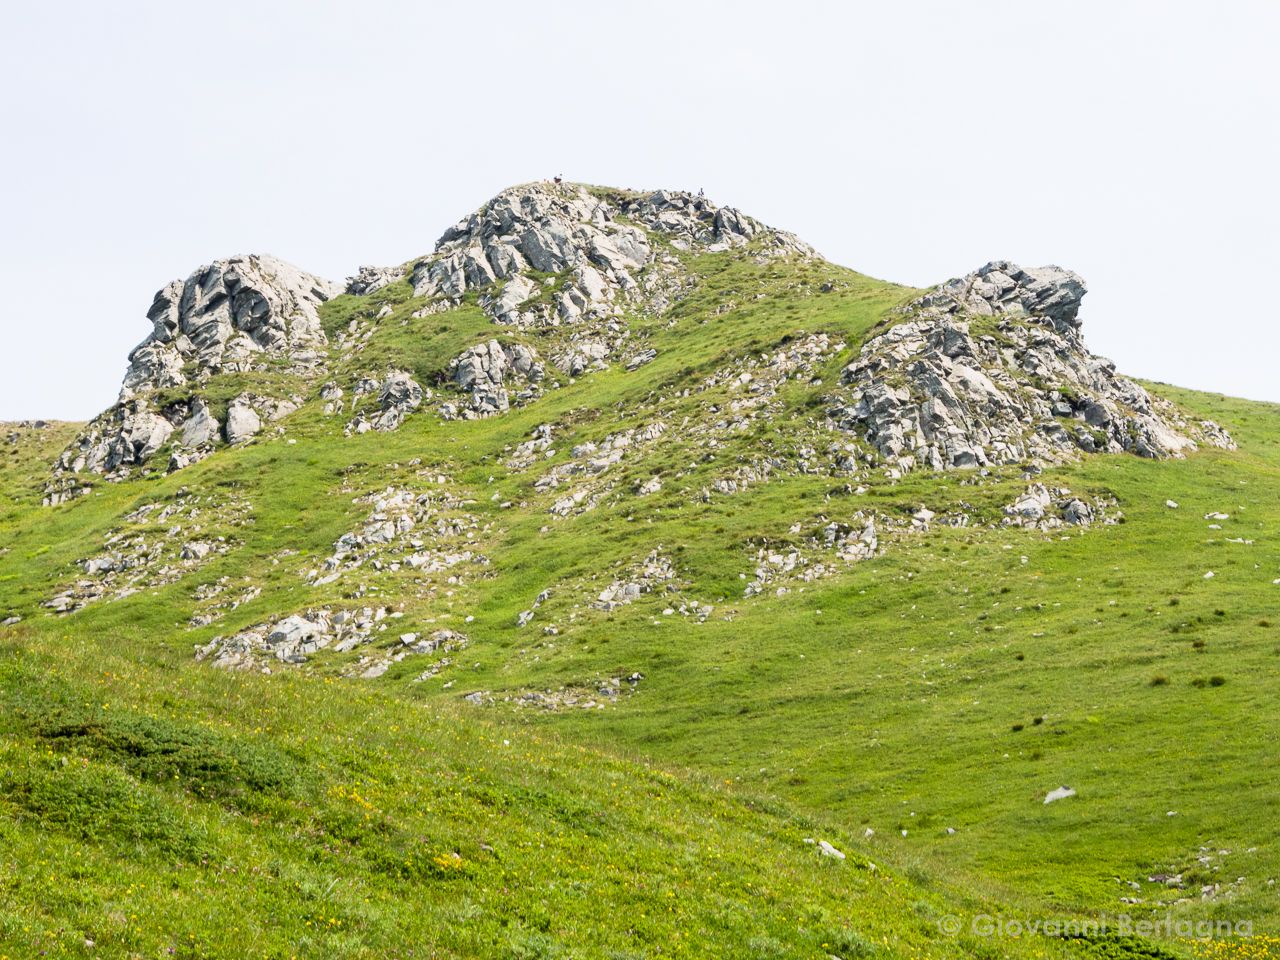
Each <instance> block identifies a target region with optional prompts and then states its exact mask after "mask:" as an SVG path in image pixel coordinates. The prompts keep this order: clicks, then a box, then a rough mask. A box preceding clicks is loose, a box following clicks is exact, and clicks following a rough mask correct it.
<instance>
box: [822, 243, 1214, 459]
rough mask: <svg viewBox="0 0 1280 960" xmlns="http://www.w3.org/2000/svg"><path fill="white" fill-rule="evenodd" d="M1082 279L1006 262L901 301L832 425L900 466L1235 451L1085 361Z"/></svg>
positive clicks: (857, 370) (1104, 365)
mask: <svg viewBox="0 0 1280 960" xmlns="http://www.w3.org/2000/svg"><path fill="white" fill-rule="evenodd" d="M1084 293H1085V285H1084V281H1083V280H1081V279H1080V277H1078V276H1077V275H1076V274H1074V273H1071V272H1070V271H1067V270H1063V269H1061V268H1059V267H1041V268H1037V269H1032V270H1027V269H1023V268H1021V267H1019V266H1017V265H1016V264H1011V263H1008V262H1006V261H997V262H995V263H989V264H987V265H986V266H985V267H983V268H982V269H981V270H978V271H977V272H976V273H972V274H969V275H968V276H966V277H963V278H960V279H958V280H951V281H949V282H947V283H945V284H943V285H942V286H940V287H938V288H937V289H935V290H933V291H931V292H930V293H928V294H926V295H925V296H923V297H921V298H919V299H918V300H916V301H914V302H913V303H911V304H909V305H908V306H907V307H906V308H905V309H904V313H903V316H902V318H901V319H900V320H898V322H896V323H894V324H893V325H892V326H890V327H889V328H888V329H887V330H885V331H884V332H883V333H880V334H879V335H877V336H874V337H872V338H871V339H869V340H868V341H867V342H866V343H865V344H864V345H863V347H862V350H861V351H860V353H859V356H858V358H857V360H855V361H854V362H853V363H851V364H850V365H849V366H848V367H846V369H845V371H844V375H843V382H844V384H846V386H847V389H845V390H843V391H841V392H840V393H839V394H838V395H837V396H836V397H835V398H834V399H835V404H834V406H833V408H832V416H833V419H834V420H835V421H836V423H837V424H839V425H840V426H842V427H844V428H846V429H849V430H852V431H855V432H858V433H860V434H861V435H862V436H863V437H864V438H865V439H866V441H867V442H868V443H869V444H870V445H871V446H872V447H873V448H874V449H875V450H876V451H877V452H878V453H879V454H880V455H881V456H882V457H883V458H884V459H885V460H886V461H888V462H890V463H891V464H893V465H894V466H896V467H899V468H910V467H913V466H923V467H927V468H931V469H935V470H946V469H966V468H969V469H972V468H979V467H984V466H987V465H988V464H999V463H1017V462H1028V461H1034V462H1040V463H1053V462H1059V461H1063V460H1067V459H1071V458H1072V457H1074V456H1075V455H1076V454H1077V452H1078V451H1081V450H1084V451H1088V452H1095V451H1098V452H1117V453H1118V452H1122V451H1128V452H1131V453H1136V454H1138V455H1140V456H1144V457H1170V456H1181V455H1183V453H1184V452H1185V451H1188V450H1194V449H1195V446H1196V443H1195V440H1196V439H1199V440H1201V441H1202V442H1208V443H1212V444H1215V445H1219V446H1222V445H1227V444H1230V438H1229V437H1227V436H1226V435H1225V432H1224V431H1222V430H1221V428H1220V427H1218V426H1217V425H1216V424H1212V423H1210V422H1205V423H1203V424H1199V425H1195V424H1191V423H1188V422H1187V421H1186V420H1184V419H1183V418H1182V417H1181V416H1180V415H1179V414H1178V412H1177V411H1176V410H1175V408H1174V407H1173V406H1172V405H1171V404H1168V403H1165V402H1163V401H1160V400H1157V399H1154V398H1152V397H1151V396H1150V395H1149V394H1148V393H1147V391H1146V390H1144V389H1143V388H1142V387H1141V386H1139V385H1138V384H1136V383H1134V382H1133V381H1131V380H1128V379H1126V378H1124V377H1121V376H1118V375H1117V374H1116V372H1115V366H1114V364H1112V363H1111V361H1109V360H1106V359H1103V358H1101V357H1096V356H1094V355H1093V354H1091V353H1090V352H1089V351H1088V348H1087V347H1086V346H1085V343H1084V340H1083V338H1082V337H1081V335H1080V320H1079V317H1078V314H1079V309H1080V300H1081V298H1082V297H1083V296H1084Z"/></svg>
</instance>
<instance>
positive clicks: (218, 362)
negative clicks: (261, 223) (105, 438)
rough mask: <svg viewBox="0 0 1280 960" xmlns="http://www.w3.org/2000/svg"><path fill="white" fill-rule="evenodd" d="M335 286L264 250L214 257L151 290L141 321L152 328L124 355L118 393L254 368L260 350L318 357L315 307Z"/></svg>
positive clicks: (298, 361)
mask: <svg viewBox="0 0 1280 960" xmlns="http://www.w3.org/2000/svg"><path fill="white" fill-rule="evenodd" d="M341 292H342V288H341V286H340V285H338V284H336V283H332V282H330V281H328V280H322V279H321V278H319V277H316V276H313V275H312V274H309V273H306V272H304V271H302V270H299V269H298V268H297V267H294V266H292V265H291V264H288V263H285V262H284V261H282V260H278V259H276V258H275V257H272V256H267V255H256V254H255V255H249V256H240V257H231V258H228V259H226V260H215V261H214V262H213V263H211V264H209V265H207V266H203V267H200V268H199V269H198V270H196V271H194V272H193V273H192V274H191V275H190V276H189V277H187V279H186V280H174V281H173V282H172V283H170V284H168V285H167V286H165V287H164V288H163V289H161V290H160V292H158V293H157V294H156V295H155V299H154V300H153V301H152V304H151V309H150V310H148V311H147V319H148V320H150V321H151V324H152V328H153V329H152V333H151V335H150V336H149V337H148V338H147V339H146V340H145V341H143V342H142V343H141V344H140V345H139V346H138V347H137V349H135V350H134V351H133V353H132V354H131V355H130V367H129V372H128V373H127V374H126V375H125V386H124V389H123V390H122V392H121V399H122V400H127V399H129V398H130V397H132V396H134V395H135V394H137V393H138V392H139V391H140V390H142V389H146V388H150V389H159V388H162V387H165V386H175V385H177V384H181V383H183V382H184V381H185V378H183V376H182V368H183V366H184V365H185V364H188V363H194V364H195V366H196V377H197V379H198V378H199V377H200V376H201V375H208V374H209V373H211V372H219V371H233V372H234V371H244V370H251V369H253V368H254V367H255V365H256V363H257V359H258V355H260V354H264V355H277V356H283V357H284V358H285V359H286V360H288V361H289V363H290V364H292V365H297V366H300V367H306V366H309V365H313V364H314V363H316V362H317V361H318V360H319V358H320V355H319V351H320V350H321V349H322V348H323V347H324V344H325V335H324V330H323V329H322V328H321V326H320V315H319V313H318V311H317V308H318V307H319V305H320V304H321V303H323V302H324V301H326V300H328V299H329V298H330V297H333V296H335V295H337V294H338V293H341Z"/></svg>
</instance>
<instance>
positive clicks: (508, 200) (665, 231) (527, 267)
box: [347, 183, 813, 416]
mask: <svg viewBox="0 0 1280 960" xmlns="http://www.w3.org/2000/svg"><path fill="white" fill-rule="evenodd" d="M653 234H659V235H665V236H667V237H669V238H670V243H671V246H672V247H675V248H677V249H681V250H693V249H697V250H705V251H716V250H726V249H729V248H731V247H742V246H746V245H747V244H753V245H754V247H753V249H758V250H759V251H760V253H761V254H762V255H780V254H799V255H813V250H812V249H811V248H809V247H808V246H806V245H805V244H803V243H801V242H800V241H799V240H797V239H796V238H795V237H794V236H792V235H790V234H787V233H782V232H781V231H777V230H774V229H773V228H771V227H767V226H765V225H764V224H762V223H759V222H758V221H756V220H753V219H751V218H750V217H747V216H745V215H743V214H742V213H740V212H738V211H736V210H733V209H731V208H728V207H718V206H716V205H715V204H713V203H712V202H711V201H709V200H707V199H706V198H704V197H700V196H694V195H693V194H690V193H680V192H674V191H659V192H657V193H652V194H629V193H621V192H609V191H606V192H592V191H589V190H587V189H586V188H584V187H581V186H578V185H575V184H560V185H553V184H545V183H533V184H524V185H522V186H518V187H512V188H511V189H509V190H504V191H503V192H502V193H500V194H498V195H497V196H496V197H494V198H493V200H491V201H490V202H489V203H488V204H486V205H485V206H484V207H483V208H481V209H480V210H479V211H477V212H476V213H474V214H472V215H471V216H469V217H466V218H465V219H463V220H461V221H459V222H458V223H457V224H455V225H454V226H453V227H451V228H450V229H448V230H446V231H445V233H444V235H443V236H442V237H441V238H440V241H439V242H438V243H437V245H436V252H435V253H434V254H433V255H432V256H429V257H425V258H423V259H421V260H419V261H418V262H417V263H415V264H414V265H413V266H412V267H411V268H410V269H409V271H408V274H407V277H408V280H409V282H410V284H411V285H412V287H413V292H414V295H415V296H418V297H426V298H428V299H429V300H430V302H429V303H428V304H427V305H426V306H424V307H422V308H421V309H420V310H419V311H418V312H417V313H415V316H426V315H428V314H430V313H435V312H439V310H441V309H448V308H449V307H450V306H453V305H455V304H458V303H460V302H461V298H462V297H463V295H464V294H467V293H473V292H474V293H478V294H479V297H478V303H479V305H480V307H481V309H482V310H484V311H485V313H486V314H488V316H489V317H490V318H491V319H492V320H493V321H494V322H495V323H499V324H502V325H505V326H511V327H516V328H519V329H520V330H522V331H530V332H537V333H540V334H544V335H547V334H550V333H551V332H552V331H558V332H557V334H556V336H555V338H554V339H555V343H554V344H548V345H547V348H546V350H544V353H546V354H547V355H548V356H549V357H550V358H551V360H552V362H553V363H554V364H555V366H556V367H557V368H559V369H560V370H562V371H564V372H565V373H567V374H568V375H570V376H577V375H578V374H580V373H584V372H586V371H587V370H590V369H595V368H599V367H601V366H604V365H605V364H606V363H607V361H608V360H609V358H610V357H613V356H615V355H616V354H618V352H619V351H620V350H622V349H623V346H624V344H625V343H626V341H627V339H628V337H629V336H630V330H629V329H628V325H627V323H626V320H625V315H626V314H627V312H628V311H650V312H659V311H661V310H663V309H665V308H666V307H667V306H669V305H670V304H671V303H672V302H673V301H674V300H675V299H677V298H678V297H679V296H681V295H682V294H683V292H684V290H685V289H687V287H688V286H689V285H690V284H691V282H692V281H691V280H690V278H689V277H687V276H686V272H685V270H684V268H683V266H682V264H681V261H680V259H679V258H678V257H677V256H675V255H673V253H672V252H671V250H670V249H667V248H665V247H664V246H663V245H662V244H657V243H655V242H654V240H653V236H652V235H653ZM404 276H405V271H404V270H403V269H400V268H385V269H380V268H376V267H362V268H361V269H360V271H359V273H358V274H357V276H355V277H353V278H351V280H350V281H349V285H348V287H347V289H348V291H349V292H351V293H354V294H367V293H370V292H373V291H375V290H378V289H380V288H381V287H383V286H386V285H387V284H388V283H391V282H394V281H396V280H398V279H400V278H401V277H404ZM489 347H490V344H482V345H480V346H479V347H477V348H474V350H473V351H469V353H472V352H475V351H480V352H482V353H484V352H487V351H488V350H489ZM503 350H504V351H507V347H505V346H504V347H503ZM641 362H643V361H641ZM470 365H471V364H470V361H468V360H467V359H466V357H465V356H464V357H460V358H458V361H456V362H455V370H458V371H462V375H463V376H466V371H467V369H468V368H469V366H470ZM517 373H518V374H520V375H521V376H523V375H524V371H523V370H517ZM525 379H537V377H536V376H530V377H526V378H525ZM486 380H489V381H492V380H493V378H491V377H486V376H483V375H478V376H477V377H476V378H475V380H474V381H469V382H468V383H466V384H459V385H460V386H462V389H464V390H466V391H468V392H470V393H471V395H472V396H471V401H470V403H469V404H466V405H463V407H462V409H461V410H460V411H458V410H456V409H455V410H454V413H456V414H457V415H463V416H466V415H481V416H484V415H490V414H492V413H494V412H501V411H502V410H504V409H506V404H504V403H503V401H502V392H503V391H502V387H501V384H500V383H497V382H492V383H491V387H492V388H491V389H487V388H486V387H485V383H486ZM473 384H478V385H479V386H478V387H477V386H473ZM446 413H447V415H449V413H448V411H447V412H446Z"/></svg>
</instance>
